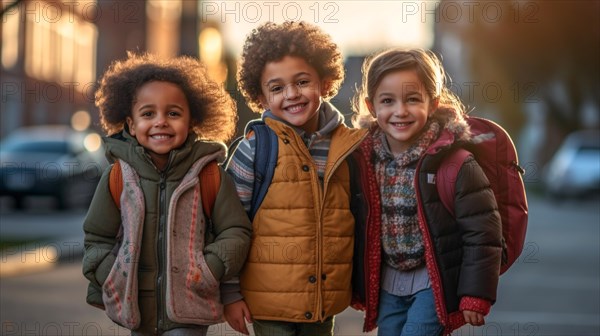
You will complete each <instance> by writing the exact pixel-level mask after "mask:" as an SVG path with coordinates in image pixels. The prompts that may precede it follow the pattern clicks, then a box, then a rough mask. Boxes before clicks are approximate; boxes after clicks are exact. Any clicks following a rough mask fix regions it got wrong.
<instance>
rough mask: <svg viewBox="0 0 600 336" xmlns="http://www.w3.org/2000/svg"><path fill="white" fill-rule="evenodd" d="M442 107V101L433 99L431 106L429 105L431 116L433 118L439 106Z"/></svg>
mask: <svg viewBox="0 0 600 336" xmlns="http://www.w3.org/2000/svg"><path fill="white" fill-rule="evenodd" d="M439 105H440V99H439V98H436V99H433V100H432V101H431V104H429V116H430V117H431V116H432V115H433V113H434V112H435V111H436V110H437V109H438V106H439Z"/></svg>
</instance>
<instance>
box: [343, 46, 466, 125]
mask: <svg viewBox="0 0 600 336" xmlns="http://www.w3.org/2000/svg"><path fill="white" fill-rule="evenodd" d="M402 70H415V71H416V72H417V76H418V77H419V79H420V80H421V82H422V84H423V86H424V87H425V91H426V92H427V94H428V95H429V98H430V99H431V100H435V99H437V100H438V102H439V103H438V109H440V108H450V109H454V110H455V111H456V113H457V114H459V115H462V114H465V107H464V105H463V104H462V102H461V101H460V99H459V98H458V97H457V96H456V95H455V94H454V93H453V92H452V91H450V90H449V89H448V87H447V76H446V72H445V71H444V67H443V66H442V63H441V62H440V60H439V58H438V57H437V56H436V55H435V54H434V53H433V52H431V51H426V50H423V49H409V50H405V49H388V50H385V51H382V52H380V53H377V54H375V55H372V56H371V57H368V58H367V59H366V60H365V62H364V63H363V67H362V73H363V79H362V84H361V87H360V88H358V90H357V93H356V94H355V95H354V98H353V101H352V109H353V110H354V111H355V112H356V113H357V115H355V118H354V120H353V123H354V125H355V126H357V127H363V128H368V127H370V126H371V125H372V123H373V122H374V120H375V119H374V118H373V116H372V115H371V114H370V112H369V110H368V108H367V104H366V100H367V99H370V97H373V96H374V95H375V91H376V90H377V87H378V86H379V83H381V80H382V79H383V78H384V77H385V76H386V75H387V74H389V73H392V72H396V71H402ZM434 113H435V112H434Z"/></svg>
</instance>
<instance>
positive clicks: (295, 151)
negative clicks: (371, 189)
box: [241, 119, 366, 322]
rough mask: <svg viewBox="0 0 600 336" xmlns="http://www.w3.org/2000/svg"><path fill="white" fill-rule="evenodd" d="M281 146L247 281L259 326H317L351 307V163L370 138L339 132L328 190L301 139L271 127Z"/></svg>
mask: <svg viewBox="0 0 600 336" xmlns="http://www.w3.org/2000/svg"><path fill="white" fill-rule="evenodd" d="M266 122H267V124H268V125H269V127H271V129H273V130H274V131H275V133H276V134H277V135H278V138H279V157H278V159H277V166H276V168H275V173H274V176H273V180H272V182H271V185H270V188H269V191H268V193H267V195H266V196H265V199H264V200H263V203H262V204H261V207H260V209H259V210H258V212H257V213H256V216H255V218H254V222H253V228H254V231H253V237H252V243H251V249H250V253H249V255H248V259H247V261H246V265H245V268H244V270H243V273H242V276H241V288H242V294H243V295H244V298H245V300H246V302H247V304H248V306H249V308H250V311H251V313H252V316H253V318H255V319H264V320H278V321H290V322H316V321H322V320H324V319H325V318H327V317H329V316H332V315H335V314H337V313H339V312H341V311H343V310H344V309H345V308H346V307H348V305H349V304H350V299H351V294H352V293H351V285H350V279H351V274H352V253H353V245H354V237H353V233H354V218H353V216H352V213H351V211H350V184H349V173H348V165H347V163H346V162H345V158H346V157H347V156H348V155H349V154H350V153H351V151H352V150H354V149H355V148H356V147H357V146H358V145H359V143H360V141H361V140H362V139H363V138H364V136H365V135H366V133H365V132H366V131H364V130H355V129H349V128H347V127H345V126H344V125H340V126H338V127H337V128H336V129H335V130H334V131H333V132H332V133H331V137H332V139H331V146H330V149H329V156H328V159H327V166H326V169H325V175H324V179H323V182H322V183H321V182H320V181H319V177H318V175H317V167H316V165H315V163H314V161H313V159H312V157H311V155H310V153H309V151H308V149H307V148H306V145H305V144H304V143H303V142H302V139H301V138H300V136H299V135H298V134H297V133H296V132H295V131H294V130H293V129H292V128H291V127H289V126H287V125H285V124H283V123H281V122H278V121H275V120H272V119H267V121H266Z"/></svg>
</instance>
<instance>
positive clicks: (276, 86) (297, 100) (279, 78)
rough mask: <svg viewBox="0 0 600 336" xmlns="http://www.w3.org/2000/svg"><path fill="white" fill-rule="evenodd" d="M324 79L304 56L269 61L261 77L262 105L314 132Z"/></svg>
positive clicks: (323, 91) (293, 123) (284, 118)
mask: <svg viewBox="0 0 600 336" xmlns="http://www.w3.org/2000/svg"><path fill="white" fill-rule="evenodd" d="M325 82H326V81H324V80H322V79H321V78H320V77H319V74H318V73H317V71H316V70H315V69H314V68H313V67H312V66H310V65H309V64H308V63H306V61H305V60H304V59H303V58H300V57H295V56H285V57H284V58H282V59H281V60H280V61H277V62H269V63H267V64H266V65H265V68H264V70H263V72H262V76H261V91H262V94H261V95H260V102H261V104H262V107H263V108H265V109H269V110H271V112H272V113H273V114H274V115H275V116H277V117H278V118H281V119H283V120H285V121H286V122H288V123H290V124H291V125H294V126H296V127H300V128H302V129H303V130H304V131H306V132H308V133H313V132H315V131H317V128H318V126H319V113H318V111H319V107H320V106H321V96H323V95H324V93H325V92H327V90H326V86H325V85H324V84H325Z"/></svg>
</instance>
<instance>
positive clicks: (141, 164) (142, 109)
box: [83, 53, 251, 335]
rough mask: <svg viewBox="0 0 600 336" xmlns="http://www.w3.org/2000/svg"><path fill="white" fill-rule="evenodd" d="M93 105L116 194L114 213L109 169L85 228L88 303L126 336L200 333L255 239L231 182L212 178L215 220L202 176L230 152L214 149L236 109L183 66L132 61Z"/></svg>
mask: <svg viewBox="0 0 600 336" xmlns="http://www.w3.org/2000/svg"><path fill="white" fill-rule="evenodd" d="M96 106H98V108H99V110H100V120H101V123H102V127H103V129H104V130H105V131H106V133H107V135H108V137H105V138H104V143H105V147H106V155H107V158H108V159H109V160H110V161H111V162H116V161H118V162H119V164H120V167H121V170H122V179H123V191H122V194H121V197H120V203H119V204H116V203H115V202H116V201H115V200H113V198H112V196H111V189H110V184H111V178H110V172H111V170H112V168H109V169H108V170H107V171H105V172H104V174H103V175H102V177H101V179H100V182H99V184H98V187H97V189H96V193H95V195H94V198H93V200H92V203H91V205H90V208H89V211H88V214H87V216H86V218H85V222H84V224H83V229H84V231H85V255H84V259H83V273H84V275H85V277H86V278H87V279H88V280H89V286H88V296H87V301H88V303H90V304H92V305H94V306H97V307H100V308H102V309H105V311H106V313H107V315H108V316H109V317H110V318H111V319H112V320H113V321H114V322H116V323H117V324H119V325H121V326H124V327H126V328H128V329H130V330H132V335H206V332H207V330H208V325H210V324H215V323H218V322H221V321H222V313H223V306H222V303H221V300H220V290H219V287H220V286H219V284H220V283H221V284H222V283H224V282H226V281H228V279H231V278H232V277H233V276H236V275H237V273H238V272H239V270H240V269H241V267H242V266H243V263H244V260H245V258H246V254H247V252H248V247H249V242H250V234H251V224H250V222H249V220H248V218H247V215H246V213H245V212H244V209H243V207H242V205H241V203H240V200H239V198H238V196H237V193H236V190H235V186H234V185H233V183H232V181H231V178H230V177H229V175H227V174H225V173H224V171H222V170H221V171H219V169H221V168H217V170H216V172H219V175H220V184H219V190H218V192H217V195H216V200H215V203H214V207H213V209H212V215H211V218H205V217H206V215H205V213H204V211H203V210H204V208H203V200H202V199H201V198H202V196H201V195H203V194H202V193H201V192H200V191H201V189H202V188H203V187H204V185H203V184H201V183H200V181H199V178H198V176H199V173H200V171H202V169H203V168H204V167H207V166H208V165H215V161H217V162H218V161H220V160H222V159H223V158H224V156H225V154H226V148H225V146H224V144H223V143H221V142H217V141H225V140H227V139H228V138H229V137H231V135H232V134H233V132H234V128H235V120H236V110H235V105H234V103H233V100H232V99H231V97H230V96H229V95H228V94H227V93H226V92H225V90H224V89H223V88H222V87H221V86H219V85H218V84H216V83H214V82H212V81H210V80H209V79H208V77H207V74H206V70H205V68H204V67H203V66H202V64H200V63H199V62H198V61H196V60H194V59H192V58H190V57H178V58H172V59H160V58H158V57H156V56H152V55H150V54H144V55H136V54H131V53H130V54H129V55H128V58H127V59H126V60H123V61H116V62H114V63H113V64H112V65H111V66H110V68H109V69H108V71H107V72H106V73H105V74H104V76H103V77H102V79H101V81H100V86H99V88H98V90H97V92H96ZM201 139H202V140H201ZM208 139H211V140H217V141H208Z"/></svg>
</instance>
